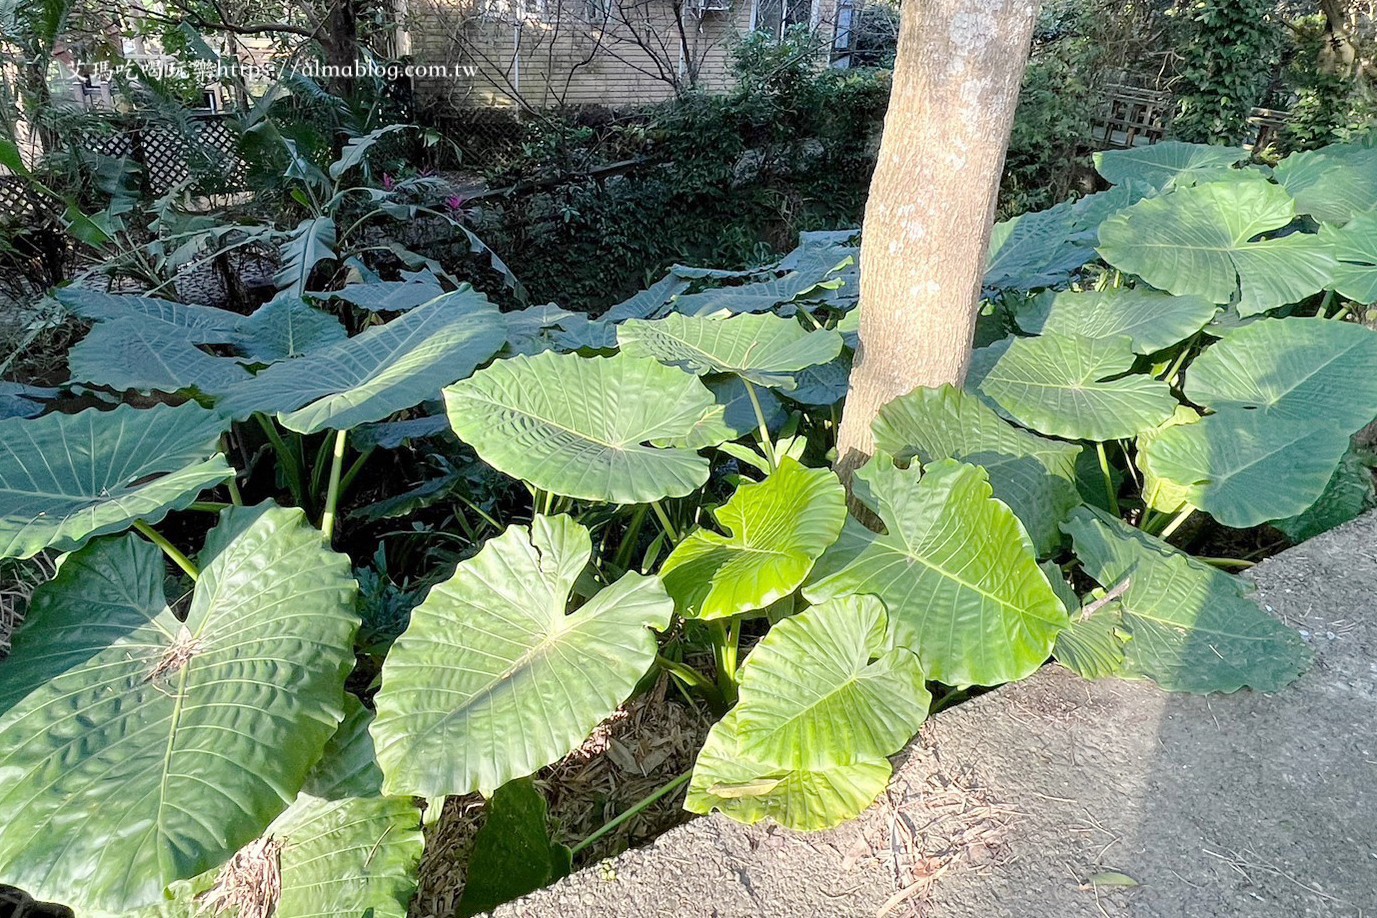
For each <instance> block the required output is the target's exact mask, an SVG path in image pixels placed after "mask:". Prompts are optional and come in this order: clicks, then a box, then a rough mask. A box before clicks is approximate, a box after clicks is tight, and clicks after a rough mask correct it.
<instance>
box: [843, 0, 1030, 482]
mask: <svg viewBox="0 0 1377 918" xmlns="http://www.w3.org/2000/svg"><path fill="white" fill-rule="evenodd" d="M1036 15H1037V3H1036V0H921V2H910V3H906V4H904V8H903V13H902V21H901V23H900V28H899V49H898V57H897V59H896V60H895V63H894V84H893V89H892V90H891V93H890V100H889V111H888V112H887V114H886V115H885V125H884V135H883V137H882V139H881V143H880V152H879V159H878V161H877V163H876V167H875V175H874V178H872V179H871V183H870V198H869V200H868V202H867V204H866V209H865V223H864V224H863V236H862V241H861V266H862V271H861V306H860V309H861V331H860V339H861V340H860V347H859V349H858V350H857V353H856V366H855V370H854V372H853V373H852V375H851V389H850V393H849V394H848V396H847V402H846V410H845V412H844V413H843V415H842V422H841V430H840V433H839V435H838V447H837V455H838V463H837V469H838V471H839V472H840V473H841V474H842V476H843V478H847V477H849V475H850V473H851V472H852V471H853V470H854V469H856V468H857V467H858V466H860V465H861V463H863V462H864V461H865V459H866V458H868V457H869V456H870V454H871V452H872V450H873V448H874V441H873V439H872V436H871V431H870V424H871V421H872V420H873V419H874V418H875V414H876V412H877V411H879V409H880V407H881V406H882V405H884V404H885V403H886V402H889V401H891V400H892V399H894V398H897V397H898V396H900V395H904V394H905V393H908V392H911V391H912V390H914V389H916V388H918V387H920V386H940V385H942V384H943V383H951V384H953V385H960V384H961V383H962V382H963V381H964V380H965V377H966V369H967V366H968V364H969V362H970V351H971V337H972V334H973V331H974V328H975V318H976V314H977V311H978V309H979V302H980V286H981V277H982V275H983V273H984V265H985V257H986V250H987V248H988V246H989V240H990V227H991V224H992V223H993V220H994V213H995V203H996V198H997V195H998V192H999V179H1000V174H1001V173H1002V171H1003V169H1004V154H1005V150H1006V149H1007V147H1008V143H1009V132H1010V130H1011V128H1012V127H1013V118H1014V109H1015V107H1016V106H1017V104H1018V92H1019V84H1020V82H1021V81H1022V79H1023V70H1024V67H1025V66H1026V65H1027V63H1028V52H1029V49H1030V47H1031V44H1032V32H1033V22H1034V19H1035V18H1036Z"/></svg>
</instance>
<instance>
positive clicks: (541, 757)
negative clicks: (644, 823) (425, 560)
mask: <svg viewBox="0 0 1377 918" xmlns="http://www.w3.org/2000/svg"><path fill="white" fill-rule="evenodd" d="M591 556H592V540H591V538H590V536H589V534H588V530H586V529H584V528H583V527H582V526H579V525H578V524H577V523H575V522H574V521H573V520H571V519H570V518H569V517H567V516H556V517H543V516H538V517H536V519H535V520H534V521H533V522H532V523H531V528H530V529H526V528H525V527H523V526H512V527H510V528H509V529H508V530H507V531H506V532H504V533H503V534H502V535H500V536H498V537H497V538H494V539H491V540H489V541H488V543H487V544H486V545H484V546H483V550H482V551H480V552H479V553H478V554H477V555H475V556H474V557H473V558H471V559H469V560H467V561H464V562H462V563H461V564H460V565H459V567H458V568H457V569H456V570H455V572H454V576H453V577H451V578H450V579H449V580H447V581H445V582H444V583H441V584H439V585H438V586H436V587H434V588H433V589H432V590H431V591H430V595H429V596H427V597H426V600H425V601H424V602H423V603H421V605H419V606H417V607H416V609H415V610H413V612H412V613H411V623H410V624H409V625H408V626H407V629H406V631H405V632H403V633H402V635H401V637H399V638H398V639H397V642H396V643H395V644H394V645H393V646H392V650H391V651H390V652H389V653H388V655H387V661H386V662H385V663H384V664H383V672H382V689H381V691H379V692H378V695H377V706H378V719H377V721H376V722H375V723H374V724H373V736H374V739H375V740H376V742H377V747H378V762H379V763H380V764H381V766H382V769H383V774H384V775H385V776H386V778H385V780H384V782H383V789H384V791H386V792H387V793H391V794H414V795H417V796H425V797H431V796H436V795H439V794H468V793H472V792H473V791H475V790H477V791H481V792H482V793H483V794H484V795H486V796H491V795H492V794H493V792H494V791H496V790H497V788H499V787H501V786H502V785H503V784H506V783H507V782H508V781H510V780H512V779H513V778H519V777H522V776H523V775H529V774H531V773H532V772H534V771H536V770H537V769H540V768H543V767H544V766H546V765H549V764H550V763H552V762H555V761H557V760H558V759H560V758H562V757H564V756H566V755H568V754H569V753H570V752H572V751H573V750H574V749H575V748H576V747H577V746H578V745H579V743H581V742H583V741H584V739H586V738H587V736H588V734H589V733H591V732H592V730H593V728H594V727H596V726H597V725H598V724H599V723H600V722H601V721H603V720H604V719H606V718H607V717H609V716H611V715H612V714H613V713H614V712H615V711H616V709H617V706H618V705H620V704H621V703H622V702H623V701H625V700H626V698H627V697H628V696H629V695H630V694H631V692H632V689H634V688H635V686H636V683H637V682H638V681H639V680H640V678H641V677H642V676H643V675H644V674H645V672H646V670H647V669H649V668H650V665H651V663H652V662H654V660H655V651H656V644H655V637H654V635H653V634H651V632H650V629H651V628H655V629H657V630H663V629H664V628H666V627H668V625H669V619H670V614H671V612H672V611H673V603H671V601H670V599H669V597H668V596H667V595H665V591H664V588H663V587H662V586H661V585H660V582H659V580H657V579H655V578H653V577H643V576H641V575H640V574H635V573H630V574H627V575H625V576H624V577H622V579H621V580H618V581H617V582H616V583H614V584H613V585H612V586H610V587H608V588H607V589H605V590H603V591H602V592H601V593H599V594H597V595H596V596H594V597H593V598H592V599H590V600H589V601H588V602H587V603H586V604H584V605H583V606H582V607H581V608H580V609H578V610H577V611H576V612H573V613H572V614H569V613H567V612H566V609H567V607H568V604H569V595H570V592H571V591H572V590H573V587H574V582H575V581H576V580H577V579H578V577H579V575H580V574H581V573H582V572H583V570H584V568H585V567H586V566H587V565H588V561H589V559H590V558H591Z"/></svg>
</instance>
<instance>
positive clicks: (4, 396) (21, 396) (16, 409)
mask: <svg viewBox="0 0 1377 918" xmlns="http://www.w3.org/2000/svg"><path fill="white" fill-rule="evenodd" d="M56 395H57V390H56V389H45V388H39V387H37V386H26V385H24V384H23V383H16V382H8V381H6V380H3V379H0V421H3V420H6V419H8V418H31V417H35V416H37V415H40V414H42V413H43V409H44V407H45V406H44V404H43V403H44V402H45V401H47V400H48V399H50V398H53V397H54V396H56Z"/></svg>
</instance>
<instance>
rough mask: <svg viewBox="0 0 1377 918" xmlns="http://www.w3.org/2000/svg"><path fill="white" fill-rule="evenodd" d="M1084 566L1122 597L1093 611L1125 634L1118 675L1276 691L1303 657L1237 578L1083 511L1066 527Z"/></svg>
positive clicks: (1165, 683) (1217, 688) (1176, 687)
mask: <svg viewBox="0 0 1377 918" xmlns="http://www.w3.org/2000/svg"><path fill="white" fill-rule="evenodd" d="M1066 531H1067V532H1068V533H1070V535H1071V538H1072V540H1073V542H1074V543H1075V546H1076V556H1077V557H1078V558H1080V560H1081V563H1082V564H1083V565H1084V567H1085V571H1086V573H1087V574H1089V575H1090V576H1091V577H1093V578H1095V580H1096V581H1097V582H1099V583H1100V585H1101V586H1103V587H1105V588H1106V589H1112V588H1114V587H1118V586H1120V585H1122V584H1123V583H1124V582H1125V581H1127V582H1128V586H1127V588H1126V590H1125V591H1124V592H1123V594H1122V596H1121V597H1120V598H1119V600H1118V601H1117V602H1115V603H1113V604H1111V605H1107V606H1105V607H1104V608H1102V609H1100V610H1099V611H1098V612H1096V613H1095V616H1097V617H1098V616H1105V617H1107V619H1109V620H1113V621H1115V622H1116V623H1117V625H1118V627H1121V628H1122V629H1123V630H1124V631H1126V632H1127V633H1128V634H1129V635H1130V636H1131V637H1132V640H1130V641H1128V642H1127V643H1126V644H1125V645H1124V646H1123V653H1124V663H1123V668H1122V670H1121V672H1120V674H1121V675H1126V676H1137V677H1141V678H1147V679H1151V680H1153V681H1154V682H1156V683H1158V684H1159V685H1161V686H1162V687H1163V688H1165V689H1168V690H1169V691H1182V692H1199V693H1204V692H1232V691H1237V690H1238V689H1240V688H1244V687H1245V686H1246V687H1249V688H1253V689H1256V690H1258V691H1263V692H1275V691H1278V690H1280V689H1281V688H1283V687H1284V686H1286V685H1287V684H1289V683H1290V682H1292V681H1294V680H1295V679H1296V677H1297V676H1299V675H1300V673H1301V672H1302V671H1303V670H1304V669H1305V667H1306V666H1307V665H1308V663H1309V660H1310V651H1309V649H1308V648H1307V647H1306V646H1305V643H1304V642H1303V641H1302V640H1301V637H1300V635H1298V634H1296V633H1295V632H1294V631H1292V630H1291V629H1289V628H1287V627H1286V626H1285V625H1283V624H1282V623H1281V622H1279V621H1277V620H1276V619H1274V618H1272V617H1271V616H1270V615H1267V614H1266V613H1265V612H1263V611H1262V610H1261V609H1260V608H1258V606H1257V604H1256V603H1254V602H1253V601H1251V600H1250V599H1248V598H1247V597H1246V596H1245V595H1244V586H1243V581H1240V580H1239V579H1238V578H1236V577H1231V576H1229V575H1228V574H1225V573H1223V572H1221V571H1218V570H1215V569H1214V568H1211V567H1210V566H1208V565H1206V564H1202V563H1200V562H1198V561H1195V560H1194V559H1192V558H1190V557H1189V556H1187V555H1183V554H1181V553H1180V552H1178V551H1176V550H1175V549H1173V548H1172V547H1171V546H1169V545H1167V544H1166V543H1165V542H1162V541H1160V540H1158V539H1155V538H1153V537H1152V536H1149V535H1147V534H1145V533H1143V532H1141V531H1140V530H1137V529H1132V528H1130V527H1128V526H1127V525H1125V524H1124V523H1122V522H1120V521H1119V520H1117V519H1114V518H1112V517H1109V516H1108V515H1106V514H1102V513H1098V512H1096V511H1092V510H1089V509H1082V510H1078V511H1077V512H1076V514H1075V516H1074V517H1073V518H1072V520H1071V522H1069V523H1068V524H1067V525H1066Z"/></svg>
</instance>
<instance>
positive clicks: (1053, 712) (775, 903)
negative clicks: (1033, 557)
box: [497, 513, 1377, 918]
mask: <svg viewBox="0 0 1377 918" xmlns="http://www.w3.org/2000/svg"><path fill="white" fill-rule="evenodd" d="M1251 576H1252V578H1253V579H1254V580H1255V581H1256V583H1257V585H1258V587H1259V589H1260V598H1261V600H1262V602H1263V603H1264V604H1265V605H1266V607H1267V608H1268V609H1269V610H1271V611H1272V612H1274V613H1275V614H1276V615H1278V616H1280V617H1281V618H1283V619H1284V620H1286V621H1287V622H1289V623H1290V624H1292V625H1293V626H1295V627H1298V628H1301V629H1303V630H1304V632H1305V633H1306V635H1307V637H1308V639H1309V640H1310V641H1311V643H1312V646H1313V647H1314V649H1315V651H1316V660H1315V664H1314V666H1313V667H1312V669H1311V670H1310V672H1309V673H1307V674H1306V675H1305V676H1304V677H1303V678H1302V680H1301V681H1300V682H1299V683H1298V684H1297V685H1296V686H1294V687H1292V688H1291V689H1289V690H1287V691H1285V692H1283V693H1281V694H1279V695H1275V696H1266V695H1259V694H1255V693H1251V692H1243V693H1240V694H1237V695H1233V696H1212V697H1190V696H1180V695H1168V694H1165V693H1163V692H1161V691H1159V690H1157V689H1156V688H1155V687H1153V686H1151V685H1147V684H1137V683H1127V682H1118V681H1107V682H1100V683H1089V682H1084V681H1081V680H1079V679H1077V678H1076V677H1074V676H1072V675H1070V674H1069V673H1067V672H1065V671H1063V670H1060V669H1057V668H1049V669H1047V670H1046V671H1044V672H1043V673H1042V674H1040V675H1039V676H1037V677H1035V678H1033V679H1030V680H1028V681H1026V682H1024V683H1021V684H1019V685H1014V686H1010V687H1007V688H1005V689H1002V690H1000V691H997V692H993V693H991V694H989V695H986V696H984V697H982V698H979V699H977V700H975V701H973V702H971V703H969V704H966V705H963V706H961V707H960V708H957V709H955V710H953V711H950V712H948V713H946V714H943V715H940V716H938V717H937V718H935V719H934V720H933V721H932V722H930V723H929V724H928V725H927V727H926V728H925V730H924V732H923V734H922V735H921V736H920V738H919V739H918V740H917V741H916V742H915V743H914V744H913V745H912V746H911V747H910V749H909V751H908V753H907V757H906V760H905V761H904V762H903V763H902V765H901V766H900V767H899V768H898V770H897V774H896V781H895V783H894V786H893V788H892V789H891V791H890V794H889V797H888V799H885V800H883V801H881V802H880V803H879V804H877V805H876V806H874V807H872V808H871V810H870V811H869V812H868V813H867V814H866V815H865V816H863V817H862V818H861V819H860V820H857V821H856V822H854V823H852V824H850V825H847V826H843V827H842V828H840V829H838V830H835V831H833V832H828V833H822V834H817V835H797V834H793V833H790V832H785V831H781V830H779V829H777V828H762V827H757V828H753V829H746V828H743V827H741V826H738V825H736V824H734V823H732V822H730V821H728V820H727V819H725V818H722V817H720V816H714V817H711V818H706V819H699V820H696V821H695V822H692V823H690V824H688V825H686V826H683V827H681V828H679V829H676V830H674V831H673V832H670V833H668V834H667V835H665V836H664V837H662V838H661V839H660V840H659V841H658V842H657V843H655V844H654V845H652V846H649V847H647V848H644V849H641V850H639V851H634V852H630V853H627V854H625V855H622V856H621V857H620V858H618V859H616V860H614V861H610V862H607V863H605V864H604V865H602V866H598V867H594V868H592V869H589V870H585V871H583V872H581V873H579V874H576V875H575V876H573V877H570V878H568V879H567V880H564V881H562V882H561V883H559V884H557V885H556V886H554V887H551V888H550V889H547V890H543V891H542V892H540V893H537V894H535V895H533V896H530V897H528V898H526V899H524V900H520V901H518V902H516V903H512V904H510V905H508V906H505V907H503V908H502V909H499V911H498V912H497V914H498V915H499V916H504V918H510V916H523V918H527V916H529V918H585V916H587V918H592V916H597V918H620V916H647V918H649V916H655V918H660V916H674V918H696V916H704V918H708V916H712V918H736V916H742V918H745V916H752V918H758V916H781V918H814V916H817V918H823V916H827V918H831V916H836V918H861V916H875V915H879V914H882V913H883V914H885V915H891V916H904V915H925V916H932V918H1005V916H1007V918H1081V916H1085V918H1108V916H1115V918H1117V916H1132V918H1303V916H1314V918H1321V916H1322V918H1360V916H1369V918H1377V513H1373V514H1369V515H1368V516H1367V517H1365V518H1364V519H1361V520H1358V521H1356V522H1354V523H1352V524H1350V525H1348V526H1346V527H1344V528H1342V529H1340V530H1337V531H1335V532H1332V533H1330V534H1328V535H1326V536H1321V537H1320V538H1318V539H1314V540H1312V541H1310V542H1308V543H1306V544H1305V545H1302V546H1301V547H1299V548H1296V549H1293V550H1291V551H1289V552H1286V553H1285V554H1283V555H1280V556H1278V557H1276V558H1273V559H1271V560H1269V561H1267V562H1266V563H1264V564H1262V565H1260V566H1259V567H1258V568H1256V569H1255V570H1254V571H1252V572H1251Z"/></svg>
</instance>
